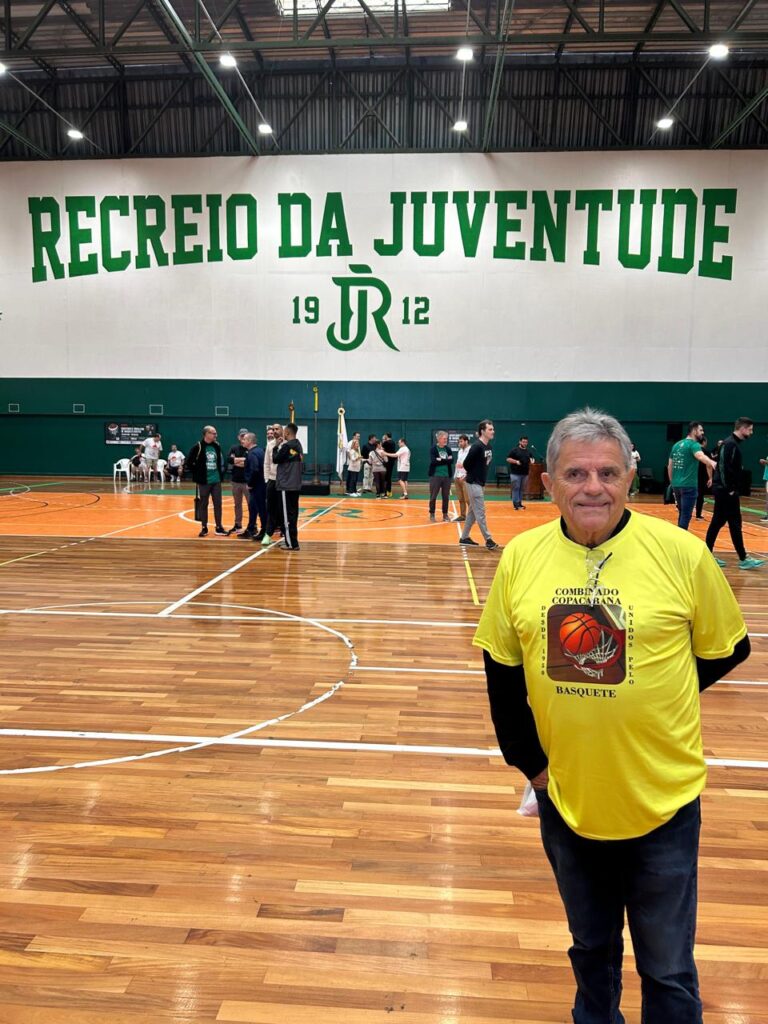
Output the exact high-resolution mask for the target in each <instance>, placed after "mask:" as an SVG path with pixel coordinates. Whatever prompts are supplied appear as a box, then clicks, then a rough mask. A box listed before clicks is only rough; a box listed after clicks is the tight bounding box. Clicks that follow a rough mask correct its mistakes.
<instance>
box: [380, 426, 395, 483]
mask: <svg viewBox="0 0 768 1024" xmlns="http://www.w3.org/2000/svg"><path fill="white" fill-rule="evenodd" d="M381 448H382V451H383V452H384V454H385V455H386V456H387V460H386V463H385V469H386V490H387V497H388V498H391V497H392V473H393V471H394V468H395V453H396V452H397V445H396V444H395V442H394V441H393V440H392V435H391V434H390V433H387V432H385V433H383V434H382V435H381Z"/></svg>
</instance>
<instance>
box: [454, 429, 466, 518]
mask: <svg viewBox="0 0 768 1024" xmlns="http://www.w3.org/2000/svg"><path fill="white" fill-rule="evenodd" d="M468 451H469V437H468V436H467V435H466V434H459V450H458V452H457V453H456V472H455V473H454V474H453V484H454V487H455V488H456V497H457V498H458V499H459V514H458V516H457V517H456V520H455V521H456V522H457V523H463V522H465V520H466V518H467V503H468V501H469V495H468V494H467V471H466V469H464V459H466V457H467V452H468Z"/></svg>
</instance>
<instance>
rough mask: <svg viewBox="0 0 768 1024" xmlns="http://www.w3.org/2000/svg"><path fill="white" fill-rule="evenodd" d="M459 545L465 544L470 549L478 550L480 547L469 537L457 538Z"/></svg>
mask: <svg viewBox="0 0 768 1024" xmlns="http://www.w3.org/2000/svg"><path fill="white" fill-rule="evenodd" d="M459 544H467V545H469V546H470V547H473V548H479V547H480V545H479V544H478V543H477V541H476V540H472V538H471V537H460V538H459Z"/></svg>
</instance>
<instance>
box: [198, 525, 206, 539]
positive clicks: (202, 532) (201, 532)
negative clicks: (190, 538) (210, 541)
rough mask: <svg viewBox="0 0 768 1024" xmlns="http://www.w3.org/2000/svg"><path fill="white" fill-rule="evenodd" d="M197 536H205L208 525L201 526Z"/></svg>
mask: <svg viewBox="0 0 768 1024" xmlns="http://www.w3.org/2000/svg"><path fill="white" fill-rule="evenodd" d="M197 536H198V537H207V536H208V527H207V526H204V527H203V528H202V530H201V531H200V533H198V535H197Z"/></svg>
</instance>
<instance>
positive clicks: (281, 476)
mask: <svg viewBox="0 0 768 1024" xmlns="http://www.w3.org/2000/svg"><path fill="white" fill-rule="evenodd" d="M296 434H297V430H296V424H295V423H288V424H286V426H285V429H284V431H283V442H282V444H280V445H278V446H277V447H276V448H275V450H274V451H273V452H272V461H273V462H274V464H275V465H276V466H277V479H276V481H275V485H276V487H277V491H278V494H279V497H280V501H281V504H282V509H283V536H284V538H285V539H284V540H283V543H282V544H281V545H280V547H282V548H287V549H288V550H289V551H298V550H299V533H298V529H299V527H298V524H299V492H300V491H301V473H302V470H303V468H304V465H303V462H304V449H303V448H302V447H301V441H300V440H299V439H298V437H297V436H296Z"/></svg>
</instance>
